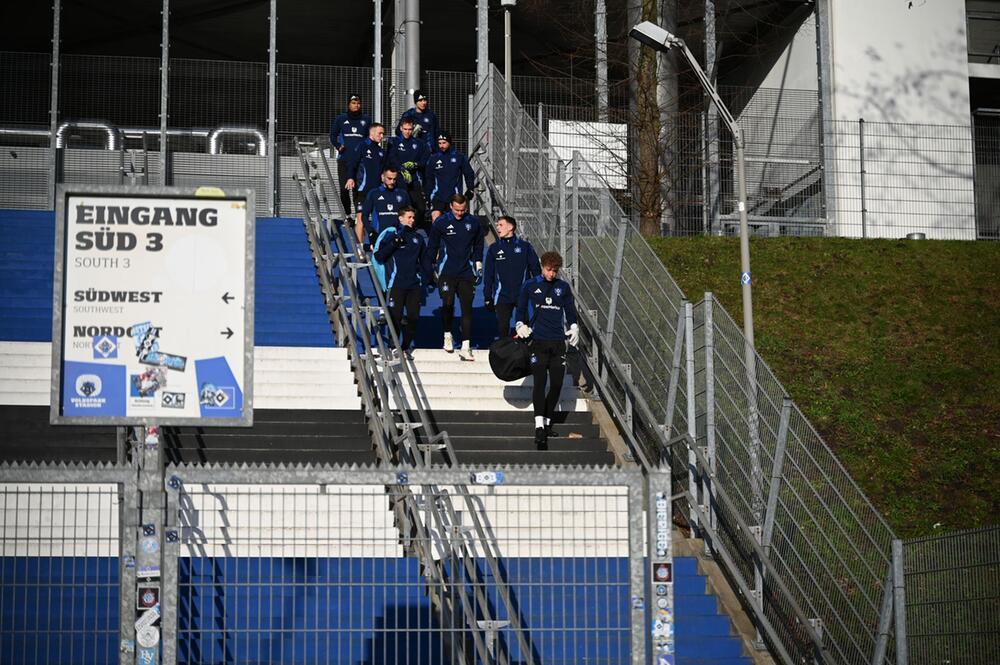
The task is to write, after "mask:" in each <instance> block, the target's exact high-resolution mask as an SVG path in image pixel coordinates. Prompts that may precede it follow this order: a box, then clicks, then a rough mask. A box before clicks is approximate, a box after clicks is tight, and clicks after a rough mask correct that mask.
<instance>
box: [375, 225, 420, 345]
mask: <svg viewBox="0 0 1000 665" xmlns="http://www.w3.org/2000/svg"><path fill="white" fill-rule="evenodd" d="M415 221H416V212H415V211H414V210H413V208H412V207H410V206H405V207H404V208H403V209H402V210H401V211H400V212H399V216H398V225H396V226H390V227H389V228H387V229H385V230H384V231H382V233H381V234H379V237H378V240H376V241H375V261H376V263H377V264H379V265H381V267H382V271H383V272H382V274H381V275H380V278H381V279H383V280H384V282H383V286H384V287H385V289H386V293H387V294H388V305H389V315H390V316H391V317H392V323H393V325H394V326H395V327H396V330H397V331H398V330H400V326H401V325H402V322H403V308H404V306H405V308H406V329H405V330H404V331H403V332H402V336H403V339H402V347H403V350H404V351H408V350H409V348H410V345H411V344H412V343H413V339H414V338H415V337H416V334H417V322H419V321H420V297H421V295H422V293H423V287H424V285H425V284H428V283H430V281H431V265H430V254H429V253H428V251H427V245H426V243H425V242H424V238H423V236H422V235H421V234H419V233H417V232H416V231H415V230H414V224H415Z"/></svg>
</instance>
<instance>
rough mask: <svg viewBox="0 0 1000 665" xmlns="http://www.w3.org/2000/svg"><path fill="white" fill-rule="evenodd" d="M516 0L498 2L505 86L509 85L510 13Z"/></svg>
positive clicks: (510, 73)
mask: <svg viewBox="0 0 1000 665" xmlns="http://www.w3.org/2000/svg"><path fill="white" fill-rule="evenodd" d="M516 4H517V0H500V6H501V7H503V77H504V78H505V79H507V85H508V86H509V85H510V84H511V80H510V77H511V75H512V73H513V72H511V49H510V34H511V29H510V12H511V10H512V9H514V5H516Z"/></svg>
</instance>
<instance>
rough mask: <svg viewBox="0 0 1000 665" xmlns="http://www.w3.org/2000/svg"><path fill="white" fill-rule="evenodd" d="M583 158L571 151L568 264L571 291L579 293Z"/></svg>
mask: <svg viewBox="0 0 1000 665" xmlns="http://www.w3.org/2000/svg"><path fill="white" fill-rule="evenodd" d="M582 159H583V157H581V156H580V153H579V152H577V151H576V150H574V151H573V199H572V202H571V205H572V210H571V211H570V214H572V215H573V228H572V231H573V244H572V245H571V246H570V251H571V252H572V254H573V256H572V260H571V261H570V262H569V264H570V265H571V266H572V272H571V273H570V279H572V280H573V281H572V285H573V290H574V291H576V292H579V288H580V286H579V282H580V280H579V279H578V276H579V274H580V161H581V160H582Z"/></svg>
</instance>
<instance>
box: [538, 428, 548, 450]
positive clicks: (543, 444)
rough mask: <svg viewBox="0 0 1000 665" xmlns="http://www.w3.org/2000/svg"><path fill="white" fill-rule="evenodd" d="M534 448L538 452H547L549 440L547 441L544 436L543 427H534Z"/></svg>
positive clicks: (546, 437)
mask: <svg viewBox="0 0 1000 665" xmlns="http://www.w3.org/2000/svg"><path fill="white" fill-rule="evenodd" d="M535 448H537V449H538V450H548V449H549V440H548V436H546V434H545V428H544V427H536V428H535Z"/></svg>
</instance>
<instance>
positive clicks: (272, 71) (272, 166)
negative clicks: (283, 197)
mask: <svg viewBox="0 0 1000 665" xmlns="http://www.w3.org/2000/svg"><path fill="white" fill-rule="evenodd" d="M277 40H278V0H271V13H270V16H269V17H268V41H267V157H266V160H267V161H266V164H267V211H268V214H270V215H272V216H275V217H277V216H278V188H277V185H278V180H277V178H276V177H275V176H276V174H275V170H276V169H277V166H278V155H277V151H276V150H275V129H276V128H275V125H276V120H277V119H276V117H275V113H276V111H275V106H276V101H275V100H276V98H277V82H278V70H277V68H278V48H277Z"/></svg>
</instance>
